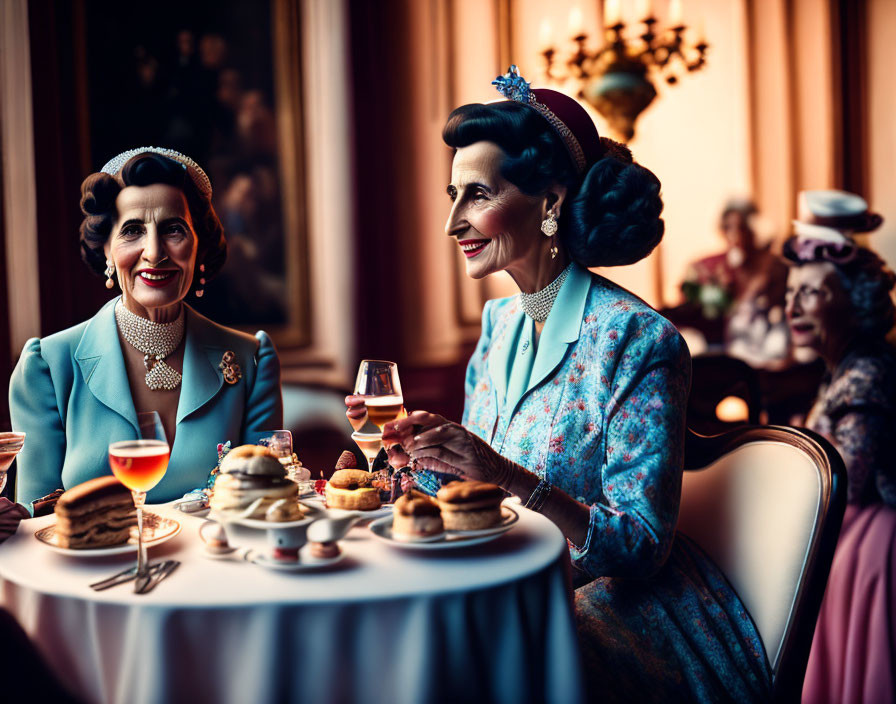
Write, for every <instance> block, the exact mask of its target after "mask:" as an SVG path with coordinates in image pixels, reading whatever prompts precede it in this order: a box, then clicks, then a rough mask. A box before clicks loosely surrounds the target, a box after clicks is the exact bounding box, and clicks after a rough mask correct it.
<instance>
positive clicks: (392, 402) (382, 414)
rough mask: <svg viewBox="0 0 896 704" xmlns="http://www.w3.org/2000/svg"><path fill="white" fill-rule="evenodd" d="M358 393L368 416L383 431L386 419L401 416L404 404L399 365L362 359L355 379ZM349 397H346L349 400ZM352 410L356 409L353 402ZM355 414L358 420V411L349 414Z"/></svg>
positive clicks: (353, 416) (389, 419) (351, 416)
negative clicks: (353, 407) (399, 378)
mask: <svg viewBox="0 0 896 704" xmlns="http://www.w3.org/2000/svg"><path fill="white" fill-rule="evenodd" d="M355 395H356V396H361V397H363V400H364V406H365V408H366V410H367V418H369V419H370V422H371V423H373V424H374V425H376V426H377V427H378V428H379V429H380V432H382V430H383V426H384V425H385V424H386V423H388V422H389V421H392V420H395V419H396V418H398V416H399V414H400V413H401V411H402V408H403V406H404V397H403V396H402V394H401V382H400V381H399V380H398V365H397V364H395V362H386V361H383V360H379V359H365V360H362V361H361V364H360V366H359V367H358V377H357V379H356V380H355ZM351 398H352V397H349V399H351ZM349 399H346V403H348V401H349ZM351 410H353V409H352V407H351V406H350V408H349V411H351ZM346 415H348V413H347V414H346ZM352 418H355V419H356V420H357V419H358V414H353V415H350V416H349V420H352ZM352 425H353V426H354V425H355V423H354V422H353V423H352ZM355 430H360V428H355Z"/></svg>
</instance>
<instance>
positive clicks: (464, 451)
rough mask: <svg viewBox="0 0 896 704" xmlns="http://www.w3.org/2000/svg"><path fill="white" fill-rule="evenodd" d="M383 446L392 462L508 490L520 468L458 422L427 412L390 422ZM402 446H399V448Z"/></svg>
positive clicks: (415, 412)
mask: <svg viewBox="0 0 896 704" xmlns="http://www.w3.org/2000/svg"><path fill="white" fill-rule="evenodd" d="M383 445H384V446H385V447H386V451H387V452H388V453H389V462H390V464H392V466H393V467H394V466H396V464H395V462H393V457H395V459H396V461H399V462H400V461H402V460H405V462H404V464H402V465H401V466H405V465H406V464H408V462H407V460H410V461H411V462H412V463H413V464H414V465H416V466H417V467H422V468H424V469H429V470H432V471H434V472H442V473H444V474H455V475H457V476H459V477H463V478H465V479H478V480H480V481H484V482H491V483H493V484H498V485H499V486H502V487H505V488H507V487H508V486H509V485H510V482H511V479H512V478H513V475H514V474H515V473H516V471H517V466H516V465H515V464H513V462H511V461H510V460H507V459H505V458H504V457H502V456H501V455H499V454H498V453H497V452H495V451H494V450H493V449H492V448H491V447H490V446H489V445H488V444H487V443H486V442H484V441H483V440H482V439H481V438H479V437H478V436H476V435H474V434H473V433H471V432H469V431H468V430H467V429H466V428H464V427H463V426H461V425H458V424H457V423H451V422H449V421H448V420H446V419H445V418H443V417H442V416H438V415H435V414H434V413H427V412H426V411H414V412H413V413H411V414H410V415H409V416H408V417H407V418H403V419H401V420H396V421H393V422H391V423H387V424H386V426H385V428H384V429H383ZM396 446H400V447H396Z"/></svg>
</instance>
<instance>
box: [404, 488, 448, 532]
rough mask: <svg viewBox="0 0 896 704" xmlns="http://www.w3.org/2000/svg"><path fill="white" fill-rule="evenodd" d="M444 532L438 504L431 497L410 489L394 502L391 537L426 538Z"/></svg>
mask: <svg viewBox="0 0 896 704" xmlns="http://www.w3.org/2000/svg"><path fill="white" fill-rule="evenodd" d="M444 530H445V526H444V524H443V522H442V515H441V512H440V510H439V504H438V503H437V502H436V500H435V499H433V498H432V497H431V496H427V495H426V494H424V493H423V492H422V491H417V490H416V489H411V490H410V491H409V492H408V493H407V494H403V495H402V496H400V497H399V498H398V500H397V501H396V502H395V512H394V513H393V514H392V535H394V536H395V537H396V538H399V539H401V538H405V539H414V538H417V539H419V538H428V537H430V536H433V535H438V534H440V533H442V532H443V531H444Z"/></svg>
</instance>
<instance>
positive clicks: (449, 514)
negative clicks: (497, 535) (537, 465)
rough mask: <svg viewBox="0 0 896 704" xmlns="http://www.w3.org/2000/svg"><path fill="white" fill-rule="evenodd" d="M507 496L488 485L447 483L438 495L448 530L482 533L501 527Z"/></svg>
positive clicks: (483, 483)
mask: <svg viewBox="0 0 896 704" xmlns="http://www.w3.org/2000/svg"><path fill="white" fill-rule="evenodd" d="M504 496H505V494H504V490H503V489H502V488H501V487H499V486H498V485H497V484H489V483H488V482H480V481H475V480H468V481H464V482H460V481H457V482H450V483H448V484H446V485H445V486H443V487H442V488H441V489H439V492H438V493H437V494H436V499H438V502H439V508H441V509H442V521H443V522H444V523H445V530H481V529H483V528H493V527H494V526H497V525H499V524H500V523H501V501H502V500H503V499H504Z"/></svg>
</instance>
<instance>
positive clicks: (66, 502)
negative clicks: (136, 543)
mask: <svg viewBox="0 0 896 704" xmlns="http://www.w3.org/2000/svg"><path fill="white" fill-rule="evenodd" d="M55 512H56V540H57V544H58V545H59V547H62V548H81V549H83V548H102V547H108V546H111V545H121V544H123V543H126V542H128V538H130V535H131V528H132V527H133V526H135V525H136V524H137V509H136V508H134V499H133V497H132V495H131V490H130V489H128V488H127V487H126V486H125V485H124V484H122V483H121V482H120V481H118V480H117V479H116V478H115V477H113V476H112V475H108V476H105V477H96V478H95V479H90V480H88V481H86V482H84V483H83V484H78V485H77V486H73V487H72V488H71V489H69V490H68V491H66V492H65V493H63V494H62V496H60V497H59V500H58V501H57V502H56V508H55Z"/></svg>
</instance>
